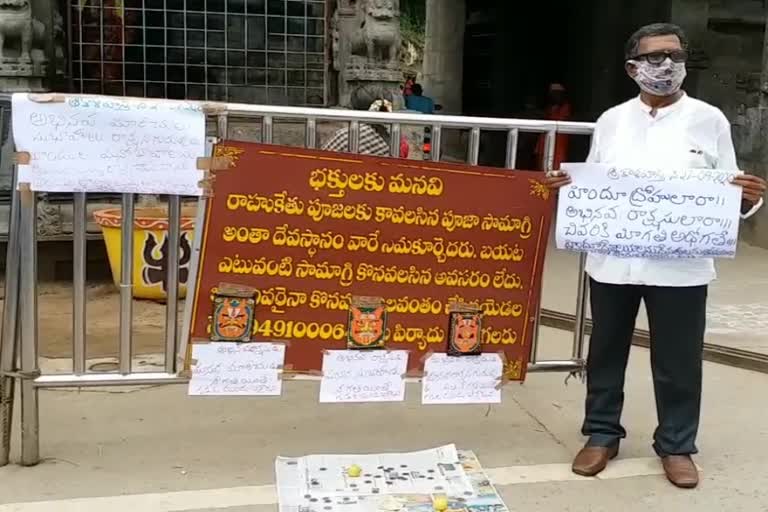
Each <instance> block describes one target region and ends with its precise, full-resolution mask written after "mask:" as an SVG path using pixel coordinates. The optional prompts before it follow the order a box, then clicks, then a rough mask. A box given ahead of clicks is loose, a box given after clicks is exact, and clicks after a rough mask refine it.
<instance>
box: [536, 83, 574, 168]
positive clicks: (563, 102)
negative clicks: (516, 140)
mask: <svg viewBox="0 0 768 512" xmlns="http://www.w3.org/2000/svg"><path fill="white" fill-rule="evenodd" d="M544 115H545V119H546V120H547V121H570V120H571V115H572V112H571V104H570V102H569V101H568V96H567V93H566V90H565V86H564V85H563V84H558V83H554V84H551V85H550V86H549V94H548V96H547V108H546V111H545V114H544ZM546 140H547V137H546V135H541V136H540V137H539V141H538V144H537V146H536V161H537V162H538V163H539V165H540V166H541V167H540V169H541V170H546V169H547V162H546V157H547V155H546V151H545V148H546ZM567 159H568V135H565V134H562V133H561V134H558V135H557V136H556V137H555V154H554V160H553V162H552V169H559V168H560V164H562V163H563V162H565V161H567Z"/></svg>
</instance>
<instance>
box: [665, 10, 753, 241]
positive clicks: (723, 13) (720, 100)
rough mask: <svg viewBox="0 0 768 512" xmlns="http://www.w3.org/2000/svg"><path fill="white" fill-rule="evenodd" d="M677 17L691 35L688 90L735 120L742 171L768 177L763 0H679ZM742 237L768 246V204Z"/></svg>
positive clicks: (735, 142)
mask: <svg viewBox="0 0 768 512" xmlns="http://www.w3.org/2000/svg"><path fill="white" fill-rule="evenodd" d="M671 20H672V22H674V23H677V24H679V25H680V26H682V27H683V28H684V29H685V31H686V33H687V34H688V36H689V37H690V39H691V46H692V62H691V65H690V66H689V67H690V68H691V70H690V73H689V79H688V81H687V83H686V89H687V90H688V91H689V92H690V94H692V95H694V96H696V97H698V98H700V99H702V100H704V101H707V102H709V103H712V104H713V105H716V106H717V107H719V108H720V109H721V110H723V112H724V113H725V115H726V116H727V117H728V119H729V120H730V121H731V123H732V124H733V137H734V145H735V146H736V152H737V154H738V157H739V164H740V166H741V168H742V169H744V170H747V171H749V172H752V173H755V174H759V175H761V176H763V177H768V160H767V159H766V152H768V137H766V126H767V125H768V115H767V114H766V112H765V110H764V107H765V100H763V106H762V107H761V94H762V93H761V92H760V87H761V86H760V84H761V72H762V66H763V48H764V46H765V41H766V38H765V30H766V26H765V20H766V10H765V5H764V2H763V0H709V1H702V0H674V1H673V3H672V11H671ZM742 238H743V239H744V240H746V241H748V242H750V243H753V244H755V245H759V246H762V247H768V208H764V209H763V210H762V211H761V212H759V213H758V214H757V215H755V217H753V218H752V219H750V220H749V221H747V222H746V223H745V224H744V227H743V230H742Z"/></svg>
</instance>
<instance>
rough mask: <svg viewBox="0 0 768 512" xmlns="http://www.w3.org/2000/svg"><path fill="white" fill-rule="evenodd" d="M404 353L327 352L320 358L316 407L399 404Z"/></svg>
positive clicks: (406, 352)
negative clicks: (321, 361) (349, 403)
mask: <svg viewBox="0 0 768 512" xmlns="http://www.w3.org/2000/svg"><path fill="white" fill-rule="evenodd" d="M407 369H408V351H406V350H392V351H387V350H371V351H360V350H328V351H326V352H325V354H324V357H323V378H322V380H321V381H320V403H331V402H401V401H403V400H404V399H405V372H406V371H407Z"/></svg>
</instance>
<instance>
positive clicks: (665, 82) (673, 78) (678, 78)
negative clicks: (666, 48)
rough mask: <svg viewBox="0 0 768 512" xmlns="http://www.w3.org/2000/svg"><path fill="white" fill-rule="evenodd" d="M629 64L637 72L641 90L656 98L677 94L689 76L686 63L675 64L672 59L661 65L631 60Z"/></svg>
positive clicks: (636, 76) (637, 80)
mask: <svg viewBox="0 0 768 512" xmlns="http://www.w3.org/2000/svg"><path fill="white" fill-rule="evenodd" d="M629 63H630V64H632V65H633V66H635V69H636V70H637V74H636V75H635V76H634V79H635V82H637V85H638V86H640V89H642V90H643V91H645V92H647V93H648V94H652V95H654V96H672V95H673V94H675V93H677V92H678V91H679V90H680V87H682V85H683V81H684V80H685V77H686V75H687V71H686V69H685V62H673V61H672V59H670V58H667V59H666V60H665V61H664V62H662V63H661V64H659V65H655V64H651V63H649V62H646V61H637V60H630V61H629Z"/></svg>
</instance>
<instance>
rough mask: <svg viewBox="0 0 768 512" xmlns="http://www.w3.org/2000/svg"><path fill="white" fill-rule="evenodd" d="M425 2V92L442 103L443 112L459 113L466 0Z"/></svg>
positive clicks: (462, 76) (428, 0)
mask: <svg viewBox="0 0 768 512" xmlns="http://www.w3.org/2000/svg"><path fill="white" fill-rule="evenodd" d="M426 2H427V27H426V45H425V47H424V71H423V75H424V76H423V78H422V79H421V82H422V83H423V84H424V91H425V94H427V95H428V96H430V97H432V98H434V100H435V103H438V104H440V105H442V106H443V109H444V110H443V113H445V114H461V113H462V90H463V88H462V83H463V81H464V26H465V23H466V3H465V0H452V1H450V2H446V1H445V0H426Z"/></svg>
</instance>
